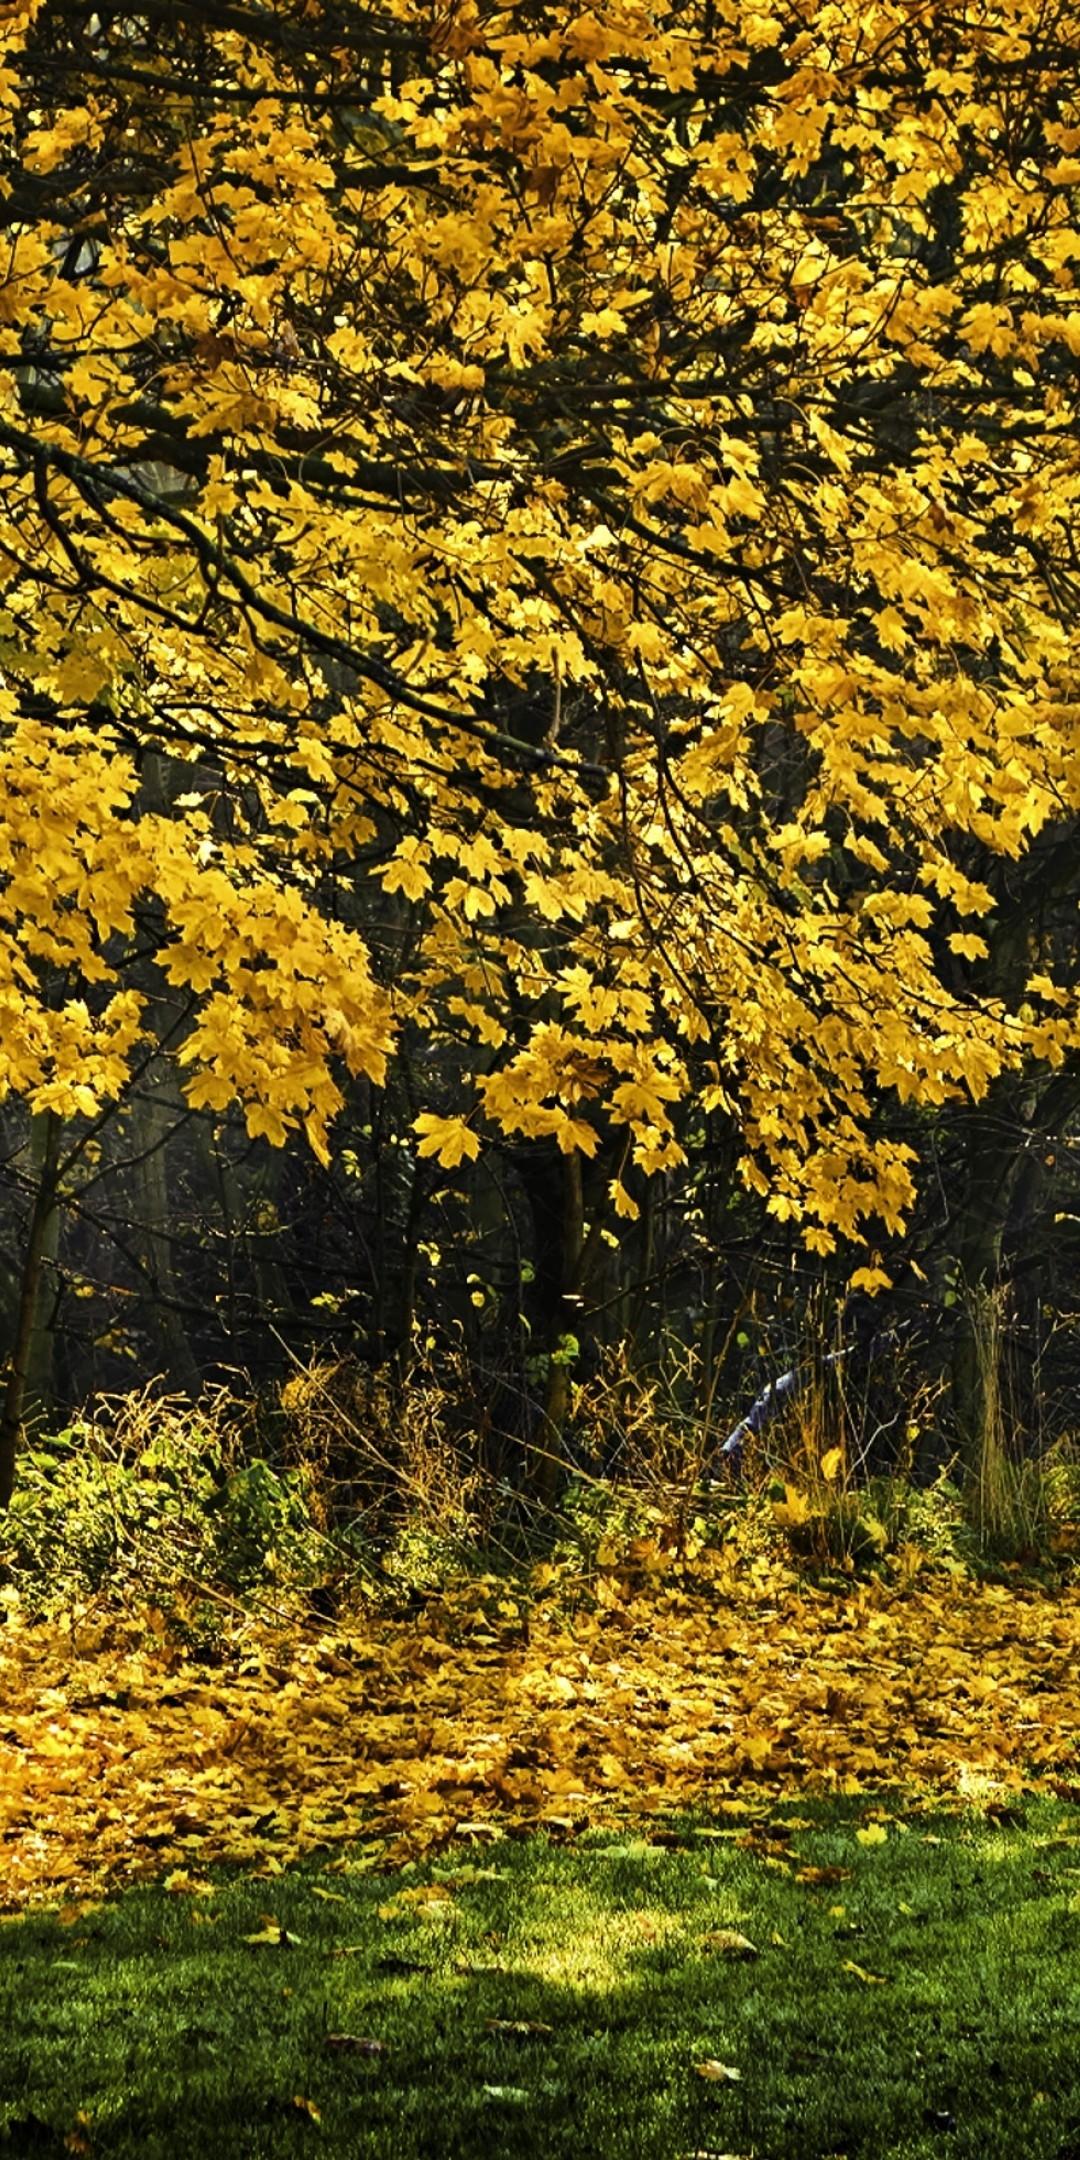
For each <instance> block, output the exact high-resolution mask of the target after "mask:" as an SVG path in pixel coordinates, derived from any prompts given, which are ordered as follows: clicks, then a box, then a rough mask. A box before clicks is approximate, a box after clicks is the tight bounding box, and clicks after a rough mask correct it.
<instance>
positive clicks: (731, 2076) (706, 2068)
mask: <svg viewBox="0 0 1080 2160" xmlns="http://www.w3.org/2000/svg"><path fill="white" fill-rule="evenodd" d="M694 2068H695V2070H696V2071H697V2074H698V2076H699V2077H700V2078H706V2079H707V2080H708V2082H709V2084H710V2085H737V2084H738V2083H739V2082H740V2079H741V2078H742V2071H741V2070H736V2069H735V2066H734V2064H733V2063H724V2062H717V2060H716V2057H715V2055H710V2056H708V2057H707V2058H706V2060H705V2061H704V2062H699V2063H695V2064H694Z"/></svg>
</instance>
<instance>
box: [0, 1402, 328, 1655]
mask: <svg viewBox="0 0 1080 2160" xmlns="http://www.w3.org/2000/svg"><path fill="white" fill-rule="evenodd" d="M238 1456H239V1443H238V1441H237V1439H236V1437H235V1434H234V1433H233V1432H232V1431H231V1430H230V1427H229V1424H228V1421H227V1418H225V1417H223V1416H220V1415H218V1414H215V1413H214V1412H213V1411H211V1412H209V1413H207V1414H200V1413H199V1412H197V1411H192V1410H188V1409H185V1408H178V1407H177V1406H176V1405H175V1404H171V1403H168V1402H162V1403H156V1404H155V1403H153V1402H150V1401H148V1400H147V1398H145V1397H139V1398H135V1399H133V1400H132V1402H130V1403H129V1404H127V1405H125V1407H124V1409H123V1410H122V1411H121V1413H120V1416H119V1417H118V1418H117V1420H116V1422H115V1424H114V1425H113V1426H112V1427H111V1429H110V1428H107V1427H105V1426H104V1425H102V1424H100V1423H97V1422H95V1421H93V1420H91V1419H84V1420H79V1421H77V1422H75V1423H74V1424H72V1425H70V1426H67V1427H65V1429H64V1430H63V1431H62V1432H58V1433H54V1434H51V1435H49V1436H48V1437H46V1438H43V1439H39V1440H38V1441H36V1443H35V1444H34V1445H33V1446H32V1447H30V1448H28V1449H26V1450H25V1452H24V1454H23V1456H22V1459H21V1461H20V1465H19V1477H18V1482H17V1484H16V1488H15V1494H14V1497H13V1500H12V1503H11V1507H10V1509H9V1510H8V1513H7V1515H6V1516H5V1517H3V1518H0V1574H2V1576H3V1579H4V1580H5V1581H6V1582H7V1583H9V1584H11V1585H13V1586H14V1587H15V1588H16V1589H17V1590H18V1591H19V1593H20V1595H21V1596H22V1598H23V1600H24V1601H25V1602H26V1603H27V1604H28V1605H29V1606H30V1607H31V1608H32V1609H40V1610H42V1611H46V1610H49V1609H50V1608H52V1607H54V1606H55V1605H57V1604H60V1603H63V1602H65V1601H67V1602H71V1601H79V1600H83V1599H87V1598H92V1599H93V1598H99V1599H102V1600H104V1601H106V1602H109V1603H112V1602H116V1603H130V1602H132V1601H137V1602H138V1603H140V1604H142V1605H154V1606H158V1607H159V1608H160V1609H161V1610H162V1611H163V1612H164V1613H165V1614H166V1615H168V1616H170V1617H176V1616H178V1615H182V1614H183V1613H184V1612H186V1611H190V1610H191V1609H192V1601H193V1600H195V1601H196V1602H199V1601H200V1600H203V1601H205V1598H206V1596H207V1595H208V1594H209V1595H210V1597H211V1598H213V1596H214V1595H215V1594H216V1595H217V1597H218V1600H219V1606H220V1605H221V1603H222V1602H223V1603H224V1605H225V1606H227V1605H228V1602H229V1601H230V1600H231V1599H235V1598H238V1597H244V1598H248V1599H250V1598H251V1596H252V1595H253V1594H255V1593H257V1592H260V1591H266V1592H270V1591H273V1592H274V1593H277V1594H280V1593H281V1592H282V1591H285V1592H288V1591H303V1590H309V1589H312V1588H314V1587H316V1586H318V1585H320V1584H325V1582H326V1580H327V1579H328V1578H329V1577H337V1576H339V1575H340V1574H341V1573H342V1572H344V1573H345V1574H348V1573H350V1572H355V1571H356V1563H355V1562H352V1563H350V1560H349V1556H348V1554H347V1553H344V1552H342V1551H341V1550H340V1549H339V1547H338V1546H337V1544H336V1543H334V1542H332V1541H330V1540H328V1539H327V1538H326V1537H325V1536H324V1535H323V1534H322V1532H321V1531H320V1530H319V1528H318V1527H317V1524H316V1522H315V1520H314V1519H313V1514H312V1509H311V1505H310V1497H309V1493H308V1489H307V1488H308V1483H309V1479H308V1476H307V1474H306V1473H305V1472H304V1471H302V1470H276V1469H275V1468H274V1467H273V1466H272V1465H271V1464H270V1463H268V1462H266V1461H263V1460H262V1459H259V1458H256V1459H255V1460H253V1461H248V1462H245V1461H243V1460H240V1459H238ZM205 1624H206V1621H205V1614H204V1615H203V1618H202V1620H200V1627H205Z"/></svg>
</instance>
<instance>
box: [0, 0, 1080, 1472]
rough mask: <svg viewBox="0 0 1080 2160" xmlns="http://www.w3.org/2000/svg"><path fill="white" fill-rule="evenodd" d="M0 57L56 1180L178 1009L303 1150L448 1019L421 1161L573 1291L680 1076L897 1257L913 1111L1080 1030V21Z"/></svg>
mask: <svg viewBox="0 0 1080 2160" xmlns="http://www.w3.org/2000/svg"><path fill="white" fill-rule="evenodd" d="M2 38H3V48H2V50H3V70H2V73H0V97H2V100H3V110H4V116H5V119H4V125H5V129H6V133H7V157H6V160H5V170H6V173H7V175H8V177H7V179H6V180H5V182H4V185H5V189H6V203H5V208H6V223H7V231H8V237H7V242H6V249H5V255H4V259H3V284H2V288H0V291H2V312H0V362H2V375H0V382H2V385H3V387H2V390H0V457H2V460H3V464H2V471H3V500H2V505H0V549H2V551H3V559H4V562H5V573H6V574H5V602H4V615H3V625H2V642H0V665H2V669H3V691H2V695H3V726H4V734H3V760H4V766H3V792H2V797H0V874H2V879H3V883H2V890H0V1003H2V1010H3V1016H4V1027H3V1038H2V1043H0V1085H2V1086H3V1088H4V1090H5V1091H7V1092H11V1093H16V1094H18V1095H19V1096H21V1097H22V1098H24V1099H25V1100H26V1102H27V1103H28V1104H29V1106H30V1108H31V1110H32V1111H33V1113H34V1114H35V1115H36V1116H39V1117H49V1118H53V1119H55V1120H57V1121H58V1123H59V1126H60V1127H61V1128H62V1134H63V1135H68V1136H70V1135H72V1134H74V1135H75V1138H74V1140H72V1139H71V1138H70V1137H68V1138H67V1139H65V1138H63V1137H61V1139H60V1140H59V1142H58V1152H57V1155H56V1160H55V1161H54V1162H53V1163H52V1167H51V1168H50V1169H49V1171H48V1178H49V1181H50V1183H51V1185H56V1184H57V1182H58V1181H62V1178H63V1176H64V1174H65V1173H64V1155H65V1149H66V1150H67V1152H70V1149H71V1147H72V1146H76V1147H77V1146H78V1145H79V1137H78V1136H79V1134H80V1133H81V1132H82V1131H83V1129H84V1126H83V1125H80V1123H79V1121H86V1120H93V1119H95V1118H97V1117H98V1116H99V1115H101V1114H102V1113H103V1111H104V1110H105V1108H106V1106H107V1105H108V1104H109V1103H110V1102H112V1101H115V1100H116V1099H117V1098H118V1097H120V1096H121V1095H122V1094H123V1091H124V1089H125V1087H126V1086H127V1085H128V1082H129V1077H130V1074H131V1072H132V1069H133V1066H134V1065H135V1064H136V1063H137V1062H138V1061H139V1060H140V1059H142V1058H145V1056H146V1055H147V1051H148V1045H150V1046H154V1048H155V1054H156V1051H157V1048H158V1047H160V1032H159V1033H158V1035H157V1037H155V1001H156V1000H157V999H158V998H160V997H162V996H167V997H168V998H169V999H172V1000H174V1001H175V1000H177V999H179V1000H180V1001H181V1003H182V1005H183V1018H182V1021H181V1023H180V1024H179V1025H178V1026H177V1027H176V1028H175V1030H173V1032H172V1036H171V1041H170V1046H169V1047H170V1049H171V1051H172V1052H173V1054H175V1056H176V1057H177V1058H178V1059H179V1062H180V1065H181V1066H182V1068H183V1070H184V1072H185V1073H186V1075H187V1083H186V1084H187V1091H188V1099H189V1100H190V1101H191V1102H192V1103H193V1104H195V1105H200V1106H203V1107H207V1108H209V1109H210V1110H213V1111H224V1110H225V1108H226V1107H227V1106H228V1105H229V1104H231V1103H234V1102H238V1103H240V1104H241V1105H242V1107H243V1110H244V1114H245V1116H246V1119H247V1123H248V1128H249V1130H250V1132H251V1133H253V1134H256V1135H258V1134H262V1135H264V1136H265V1137H266V1138H268V1139H269V1140H271V1141H273V1142H281V1141H284V1140H285V1139H286V1138H287V1136H288V1135H290V1134H291V1133H293V1132H299V1131H302V1132H304V1133H306V1136H307V1138H308V1140H309V1141H310V1143H311V1145H312V1146H313V1147H314V1148H315V1149H316V1151H317V1152H319V1153H320V1154H322V1155H323V1156H325V1154H326V1152H327V1150H328V1148H329V1146H330V1139H329V1131H330V1126H331V1123H332V1120H333V1118H334V1115H335V1113H336V1111H337V1109H338V1108H339V1105H340V1102H341V1085H340V1076H341V1073H342V1070H347V1071H348V1072H351V1073H352V1074H354V1075H361V1076H366V1078H367V1079H368V1080H369V1081H371V1082H372V1083H375V1084H378V1083H379V1082H380V1081H381V1080H382V1078H383V1076H384V1073H385V1070H386V1061H387V1059H388V1057H390V1056H391V1055H392V1054H393V1051H394V1046H395V1043H396V1042H398V1041H400V1040H401V1039H402V1032H403V1031H408V1032H409V1034H410V1036H411V1037H412V1038H413V1039H415V1040H418V1041H421V1042H425V1041H426V1042H428V1043H430V1044H433V1045H435V1046H438V1045H439V1044H440V1043H441V1042H443V1041H444V1040H446V1039H447V1037H448V1036H453V1037H455V1038H458V1037H460V1036H461V1035H462V1034H463V1033H464V1035H465V1036H466V1037H467V1039H468V1042H469V1044H470V1046H471V1048H470V1054H469V1058H468V1063H467V1067H466V1069H463V1070H462V1072H461V1075H460V1080H459V1084H458V1087H457V1095H458V1100H457V1101H456V1102H454V1103H452V1104H450V1105H447V1104H446V1103H445V1102H442V1101H441V1100H439V1099H438V1098H437V1097H433V1098H432V1102H431V1104H429V1106H428V1107H422V1108H420V1109H419V1110H418V1112H417V1116H416V1126H415V1130H416V1137H417V1142H418V1147H419V1153H420V1155H421V1156H422V1157H432V1158H437V1160H438V1162H439V1164H440V1165H442V1166H443V1167H444V1168H446V1169H451V1170H452V1169H453V1168H454V1167H455V1166H456V1165H457V1164H458V1163H460V1162H462V1161H469V1160H472V1159H474V1158H475V1157H476V1155H477V1154H478V1152H479V1150H480V1147H481V1145H482V1142H483V1138H484V1134H485V1132H492V1133H497V1134H501V1135H503V1136H507V1137H509V1138H510V1139H512V1140H513V1141H515V1143H517V1142H521V1143H522V1144H525V1143H530V1144H531V1143H540V1144H544V1145H546V1146H547V1147H548V1148H549V1149H553V1150H555V1151H557V1153H558V1154H559V1155H560V1156H561V1157H565V1159H566V1163H567V1165H568V1168H567V1171H566V1181H567V1182H566V1192H567V1222H568V1224H569V1223H571V1221H572V1222H573V1225H574V1228H573V1238H572V1239H571V1237H570V1232H569V1231H568V1241H569V1242H568V1252H569V1245H570V1244H571V1243H573V1242H574V1241H575V1240H576V1257H575V1256H574V1255H573V1254H570V1257H569V1258H568V1260H567V1273H566V1281H567V1288H568V1294H569V1295H571V1296H573V1295H576V1294H577V1286H578V1285H579V1283H580V1271H581V1267H582V1265H583V1264H584V1256H585V1239H586V1233H585V1231H584V1218H583V1214H582V1208H581V1206H580V1205H579V1203H578V1199H577V1197H576V1195H577V1194H578V1190H579V1188H578V1179H579V1172H580V1163H581V1160H582V1159H585V1160H586V1161H591V1162H592V1163H593V1165H594V1175H595V1174H597V1173H598V1174H599V1183H600V1185H601V1188H602V1190H601V1194H600V1196H599V1198H598V1199H597V1198H594V1202H593V1220H594V1222H595V1221H596V1220H598V1219H599V1218H598V1214H597V1209H598V1207H599V1205H600V1202H601V1201H602V1200H603V1197H604V1194H605V1193H606V1196H607V1203H608V1205H609V1206H610V1207H611V1208H612V1209H613V1210H614V1212H615V1214H616V1215H617V1216H622V1217H623V1218H629V1217H632V1216H633V1214H634V1212H635V1210H636V1208H637V1207H638V1206H639V1204H640V1194H641V1191H642V1190H643V1180H647V1179H648V1177H649V1176H650V1175H652V1174H654V1173H655V1172H657V1171H658V1170H663V1169H665V1168H670V1167H672V1166H675V1165H677V1164H678V1163H679V1162H680V1160H681V1159H682V1155H683V1143H682V1139H681V1137H680V1134H681V1131H682V1127H683V1122H684V1119H685V1114H686V1105H687V1104H688V1103H689V1102H690V1101H691V1100H692V1099H696V1100H697V1101H698V1102H699V1103H700V1104H701V1105H702V1106H703V1107H704V1109H705V1111H706V1112H707V1113H708V1114H709V1115H710V1116H712V1117H719V1118H721V1119H725V1120H728V1121H730V1122H731V1124H732V1125H733V1126H734V1127H735V1128H736V1129H737V1130H738V1132H739V1133H740V1135H741V1142H740V1145H741V1171H742V1175H743V1177H744V1178H745V1179H746V1180H747V1181H748V1182H749V1184H750V1185H751V1186H752V1187H754V1188H755V1189H756V1190H757V1191H758V1192H759V1193H760V1194H761V1195H762V1196H763V1197H764V1199H765V1201H766V1204H767V1206H768V1208H769V1209H770V1210H771V1211H772V1212H773V1213H774V1214H775V1215H776V1216H777V1217H778V1218H779V1219H780V1220H785V1219H786V1220H791V1221H794V1222H797V1223H798V1224H799V1225H800V1229H801V1235H802V1237H803V1239H804V1241H805V1244H806V1245H807V1247H808V1248H809V1249H810V1250H811V1251H812V1252H817V1253H828V1252H830V1251H832V1250H833V1249H834V1248H835V1246H836V1243H837V1240H853V1241H856V1242H858V1241H863V1242H865V1241H867V1240H868V1239H869V1240H871V1241H872V1240H874V1239H878V1240H880V1239H881V1238H882V1237H884V1236H887V1235H888V1234H889V1233H891V1232H894V1231H896V1230H897V1229H898V1228H899V1227H900V1226H901V1225H902V1223H903V1221H904V1219H905V1215H906V1213H907V1211H908V1210H909V1209H910V1206H911V1202H912V1197H913V1192H914V1170H915V1159H914V1152H913V1150H912V1148H911V1146H910V1144H909V1143H908V1142H907V1141H901V1140H898V1139H896V1138H894V1137H891V1136H890V1134H889V1132H888V1130H887V1128H886V1127H885V1126H884V1125H882V1124H881V1122H880V1121H878V1122H877V1123H875V1110H876V1108H877V1107H878V1106H879V1105H880V1104H881V1102H882V1100H886V1099H889V1098H896V1099H899V1101H900V1102H902V1103H916V1104H922V1105H926V1106H928V1107H930V1108H931V1109H932V1108H933V1107H934V1106H938V1105H942V1104H946V1103H949V1102H952V1101H960V1100H964V1099H967V1098H970V1097H975V1098H980V1097H982V1096H983V1095H985V1093H986V1090H987V1089H988V1087H990V1086H991V1085H992V1084H994V1083H995V1082H996V1081H997V1080H998V1078H999V1076H1002V1075H1009V1074H1012V1075H1022V1074H1023V1073H1025V1072H1026V1071H1028V1070H1029V1069H1033V1068H1034V1067H1035V1066H1038V1065H1040V1064H1041V1065H1049V1067H1051V1068H1061V1066H1062V1065H1063V1064H1064V1063H1065V1061H1066V1060H1068V1059H1069V1058H1070V1057H1071V1056H1072V1054H1073V1052H1074V1049H1075V1045H1076V1001H1075V985H1074V981H1073V976H1072V968H1071V963H1070V958H1069V956H1068V955H1067V954H1066V953H1064V952H1062V951H1055V954H1054V956H1053V965H1052V966H1048V965H1045V964H1044V955H1043V954H1042V953H1041V952H1040V951H1039V950H1038V940H1037V939H1036V938H1035V937H1034V936H1032V937H1026V936H1025V935H1024V934H1023V932H1022V931H1021V934H1020V936H1019V943H1018V944H1017V946H1016V952H1015V956H1014V958H1015V964H1012V963H1010V966H1009V968H1008V969H1007V970H1006V971H1005V975H1004V977H1003V978H1002V979H995V978H994V975H993V971H990V973H989V974H988V973H987V972H986V970H985V961H986V959H987V956H988V954H989V953H990V952H991V950H992V946H993V935H994V921H995V911H996V909H997V908H998V907H999V905H1000V896H1001V886H1000V880H998V879H996V878H995V876H994V875H993V874H992V872H993V869H994V866H997V865H1008V864H1023V863H1024V862H1025V861H1027V860H1028V858H1029V857H1030V855H1031V852H1032V850H1033V848H1034V847H1035V846H1036V844H1037V843H1039V842H1040V841H1041V840H1042V839H1043V838H1044V836H1046V835H1047V834H1048V833H1052V832H1053V831H1054V830H1055V829H1058V828H1060V830H1061V832H1062V833H1063V834H1064V833H1066V832H1067V831H1068V829H1069V821H1070V820H1071V819H1072V818H1073V817H1074V815H1075V813H1076V811H1077V809H1078V807H1080V777H1078V776H1080V759H1078V756H1077V748H1078V744H1077V719H1078V713H1080V708H1078V705H1077V700H1076V684H1075V667H1074V661H1073V656H1072V607H1073V594H1074V586H1075V579H1076V560H1075V548H1074V540H1073V533H1072V505H1073V502H1074V500H1075V496H1076V493H1077V488H1078V486H1080V474H1078V469H1077V451H1076V418H1077V396H1076V382H1075V359H1076V355H1077V353H1078V352H1080V312H1078V310H1077V308H1076V307H1075V305H1074V304H1073V301H1074V286H1075V278H1076V269H1075V265H1076V263H1077V260H1078V258H1080V223H1078V219H1077V211H1076V190H1077V185H1078V182H1080V115H1078V112H1077V94H1076V78H1075V65H1074V57H1075V52H1076V50H1077V45H1078V41H1080V18H1078V17H1077V14H1076V11H1075V8H1074V7H1073V6H1072V5H1070V4H1069V0H1050V4H1049V5H1045V4H1040V5H1038V6H1036V5H1035V4H1034V0H959V4H958V5H957V6H955V7H951V8H949V9H944V10H943V9H938V8H935V9H932V10H926V11H923V12H921V13H919V12H917V11H913V10H912V9H911V8H910V6H908V5H907V4H906V0H870V4H869V5H867V4H862V0H860V4H859V5H855V0H839V4H834V0H829V4H828V5H826V4H824V0H776V4H775V5H772V4H768V5H767V4H765V0H762V4H760V5H747V4H744V0H691V4H689V5H684V6H678V7H676V6H674V5H671V4H665V0H596V4H595V5H594V6H592V7H589V8H583V9H581V10H580V11H575V10H574V9H570V8H566V7H563V6H554V5H547V4H544V0H536V4H533V5H529V6H527V7H524V8H523V7H521V6H516V7H513V8H511V7H502V8H500V7H497V6H492V7H488V8H481V7H480V6H478V5H476V4H473V0H461V4H454V0H451V4H450V5H448V6H446V7H442V8H439V7H434V8H431V9H428V8H426V7H422V6H417V5H414V4H413V0H387V4H386V5H384V6H382V7H369V6H364V5H360V4H359V0H313V4H312V5H311V6H309V7H307V8H306V9H304V10H303V11H297V10H293V9H291V8H285V7H282V8H281V9H280V10H277V11H275V10H273V9H268V8H261V7H256V6H249V5H247V4H245V0H235V4H233V0H229V4H228V5H224V4H221V5H219V4H215V0H176V4H172V0H170V4H169V5H168V6H166V5H164V4H163V0H141V4H136V5H135V6H134V8H132V7H129V6H128V5H127V4H126V0H125V5H124V6H123V7H121V6H119V5H113V4H111V0H110V4H106V5H105V6H98V7H96V8H94V9H91V8H90V7H89V6H85V7H84V6H79V7H72V6H71V5H69V4H66V0H65V4H60V0H14V4H12V5H11V6H9V7H8V8H7V10H6V11H5V15H4V19H3V28H2ZM163 773H166V774H167V775H168V776H169V781H168V785H167V786H165V787H163V786H162V781H161V776H162V774H163ZM73 1121H74V1122H73ZM42 1191H43V1192H45V1186H44V1185H43V1186H42ZM47 1198H48V1196H47V1195H46V1199H47ZM43 1206H45V1203H44V1202H43ZM45 1212H46V1213H47V1212H48V1210H47V1207H46V1208H45ZM32 1258H33V1255H32V1254H30V1255H28V1263H27V1265H28V1269H29V1271H30V1272H29V1274H28V1275H27V1278H26V1281H27V1284H28V1285H29V1286H30V1288H28V1290H27V1295H28V1296H29V1295H30V1289H31V1288H32V1284H31V1282H30V1278H31V1276H32V1273H33V1269H32V1267H31V1266H30V1262H31V1260H32ZM856 1279H861V1280H863V1281H864V1282H865V1283H867V1284H868V1285H869V1286H870V1287H873V1286H874V1285H875V1284H876V1283H877V1282H879V1281H884V1280H885V1279H886V1269H885V1268H884V1266H881V1265H879V1262H878V1259H877V1258H875V1256H874V1254H873V1253H871V1254H870V1256H869V1260H868V1264H867V1265H866V1266H865V1267H863V1268H862V1269H861V1271H857V1275H856ZM19 1363H20V1357H19V1353H18V1351H16V1355H15V1358H14V1359H13V1362H12V1366H11V1374H12V1385H11V1388H10V1389H9V1403H8V1412H7V1416H6V1419H5V1432H6V1435H7V1438H6V1442H5V1450H4V1452H5V1458H6V1461H5V1466H4V1467H3V1469H2V1471H0V1490H4V1489H6V1488H8V1487H9V1486H10V1479H11V1460H12V1449H13V1436H14V1432H15V1430H16V1428H17V1425H18V1420H19V1414H20V1400H19V1397H20V1387H21V1382H20V1380H19ZM556 1413H557V1405H556V1406H555V1409H554V1410H553V1413H552V1414H553V1422H557V1414H556Z"/></svg>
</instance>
